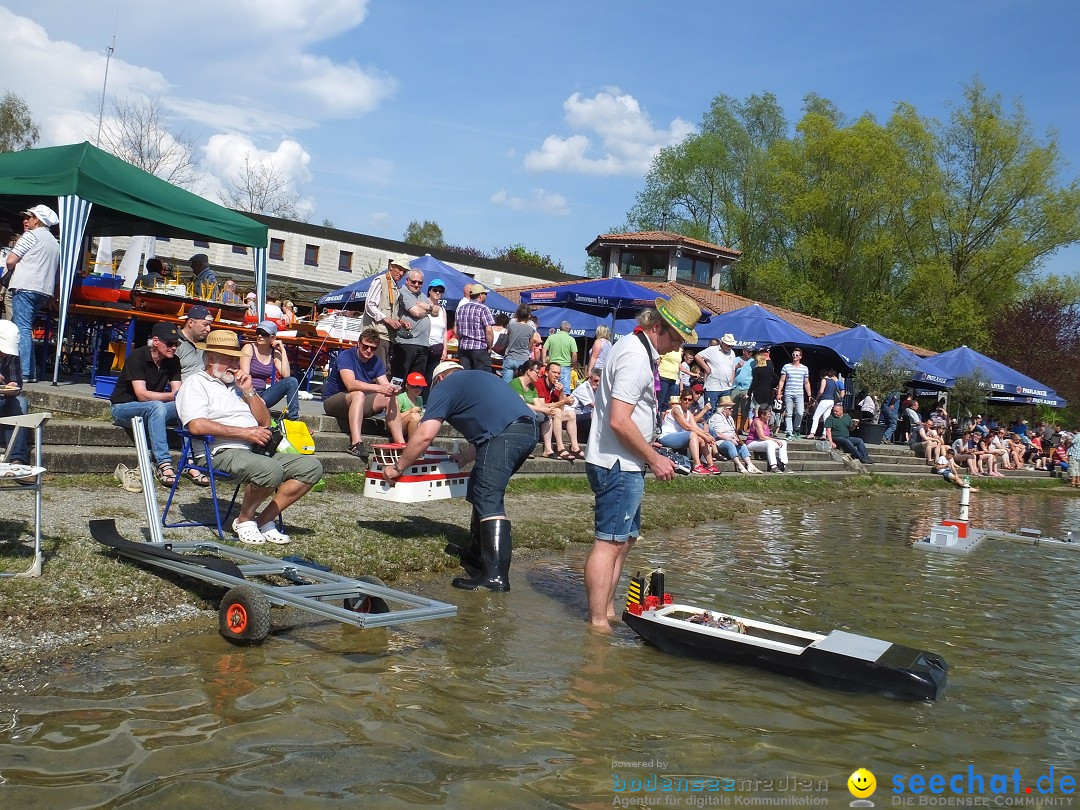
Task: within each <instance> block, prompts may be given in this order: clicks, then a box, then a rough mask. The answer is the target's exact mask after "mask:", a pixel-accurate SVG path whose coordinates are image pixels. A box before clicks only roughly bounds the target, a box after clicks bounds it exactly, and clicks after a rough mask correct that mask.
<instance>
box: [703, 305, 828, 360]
mask: <svg viewBox="0 0 1080 810" xmlns="http://www.w3.org/2000/svg"><path fill="white" fill-rule="evenodd" d="M729 332H730V333H731V336H732V337H734V338H735V346H737V347H738V348H740V349H741V348H743V347H746V348H749V349H756V348H758V347H759V346H773V345H775V344H777V343H798V344H799V345H801V346H817V345H818V344H819V343H820V341H818V340H817V339H816V338H812V337H810V335H808V334H807V333H806V332H804V331H803V330H802V329H799V327H797V326H792V325H791V324H790V323H788V322H787V321H785V320H784V319H783V318H781V317H780V316H779V315H775V314H773V313H772V312H770V311H769V310H767V309H765V307H763V306H761V305H760V304H750V305H749V306H745V307H742V308H741V309H734V310H732V311H731V312H720V313H717V314H716V315H713V316H712V318H711V319H710V320H709V322H708V323H707V324H703V325H701V326H699V327H698V329H697V333H698V341H699V342H700V343H708V342H709V341H710V340H713V339H716V340H719V339H720V338H722V337H723V336H724V335H726V334H728V333H729Z"/></svg>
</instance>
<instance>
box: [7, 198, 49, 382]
mask: <svg viewBox="0 0 1080 810" xmlns="http://www.w3.org/2000/svg"><path fill="white" fill-rule="evenodd" d="M22 218H23V235H22V236H20V237H19V241H18V242H16V243H15V246H14V247H13V248H12V249H11V251H10V252H9V253H8V255H7V259H6V260H5V263H6V265H7V270H13V271H14V272H13V274H12V276H11V284H10V287H11V309H12V312H11V314H10V316H9V317H10V318H11V320H12V321H13V322H14V323H15V325H16V326H17V327H19V361H20V363H21V365H22V375H23V382H34V381H35V380H37V364H36V363H34V362H33V355H34V318H35V317H36V316H37V314H38V312H40V311H41V310H42V309H44V308H45V305H46V304H48V303H49V301H50V300H51V299H52V295H53V288H54V287H55V286H56V271H57V270H58V269H59V267H60V243H59V242H57V241H56V237H55V236H53V235H52V231H50V230H49V229H50V228H52V227H53V226H55V225H56V224H57V223H59V222H60V218H59V217H58V216H56V212H55V211H53V210H52V209H51V208H49V206H47V205H35V206H34V207H33V208H29V209H27V210H26V211H23V212H22Z"/></svg>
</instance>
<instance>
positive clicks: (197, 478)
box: [188, 470, 210, 487]
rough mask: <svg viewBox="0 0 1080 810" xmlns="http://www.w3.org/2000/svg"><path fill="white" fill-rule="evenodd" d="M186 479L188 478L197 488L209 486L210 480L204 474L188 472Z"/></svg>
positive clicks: (195, 471)
mask: <svg viewBox="0 0 1080 810" xmlns="http://www.w3.org/2000/svg"><path fill="white" fill-rule="evenodd" d="M188 478H190V479H191V483H193V484H194V485H195V486H197V487H208V486H210V479H209V478H208V477H207V476H206V474H205V473H203V472H200V471H199V470H188Z"/></svg>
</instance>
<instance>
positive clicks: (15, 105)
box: [0, 90, 41, 152]
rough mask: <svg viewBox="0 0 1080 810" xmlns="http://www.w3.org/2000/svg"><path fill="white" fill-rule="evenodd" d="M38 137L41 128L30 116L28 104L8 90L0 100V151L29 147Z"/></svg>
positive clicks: (12, 150) (15, 150)
mask: <svg viewBox="0 0 1080 810" xmlns="http://www.w3.org/2000/svg"><path fill="white" fill-rule="evenodd" d="M39 137H41V130H40V129H39V128H38V125H37V124H35V123H34V119H33V118H31V117H30V106H29V105H28V104H27V103H26V102H25V101H24V100H23V98H22V96H18V95H16V94H15V93H13V92H11V91H10V90H8V91H7V92H6V93H4V98H3V99H2V100H0V152H18V151H20V150H22V149H30V148H31V147H33V145H34V144H36V143H37V142H38V138H39Z"/></svg>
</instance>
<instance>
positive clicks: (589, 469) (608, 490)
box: [585, 293, 701, 633]
mask: <svg viewBox="0 0 1080 810" xmlns="http://www.w3.org/2000/svg"><path fill="white" fill-rule="evenodd" d="M655 307H656V308H655V309H647V310H645V311H643V312H642V313H641V314H640V315H639V316H638V324H639V327H638V328H637V329H635V330H634V332H633V334H630V335H628V336H626V337H624V338H623V339H622V340H620V341H619V342H618V343H616V344H615V345H614V347H612V349H611V351H610V352H609V353H608V356H607V360H606V361H605V363H604V368H603V371H602V372H601V378H600V386H599V388H598V389H597V390H596V404H595V412H594V414H593V423H592V429H591V431H590V433H589V446H588V450H587V452H586V454H585V472H586V474H587V475H588V477H589V486H590V487H592V491H593V493H594V495H595V496H596V504H595V508H594V518H595V531H594V536H595V542H594V543H593V547H592V550H591V551H590V552H589V556H588V559H587V560H586V561H585V592H586V595H587V598H588V603H589V626H590V628H592V629H593V630H595V631H597V632H602V633H610V632H611V624H610V622H611V620H612V619H614V618H615V616H616V613H615V607H614V599H615V588H616V586H617V585H618V584H619V578H620V576H621V575H622V568H623V563H624V562H625V561H626V556H627V554H628V553H629V551H630V548H631V547H632V546H633V544H634V542H635V541H636V540H637V538H638V534H639V532H640V528H641V501H642V497H643V495H644V491H645V471H646V469H650V470H652V472H653V475H655V476H656V478H657V480H660V481H670V480H671V479H672V478H674V477H675V465H674V464H672V462H671V460H670V459H668V458H667V457H666V456H662V455H660V454H659V453H658V452H657V451H656V448H655V447H653V445H652V439H653V431H654V430H655V427H656V389H655V380H654V377H653V372H654V370H655V368H656V364H657V361H658V360H659V359H660V355H662V354H667V353H668V352H670V351H672V350H673V349H677V348H678V347H679V346H681V345H682V344H683V343H684V342H685V341H688V340H689V341H690V342H695V341H696V340H697V334H696V333H695V332H694V324H696V323H697V321H698V318H700V317H701V310H700V309H699V308H698V306H697V305H696V304H695V303H694V302H693V301H692V300H691V299H690V298H688V297H687V296H685V295H682V294H681V293H674V294H672V296H671V300H664V299H663V298H658V299H656V304H655Z"/></svg>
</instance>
